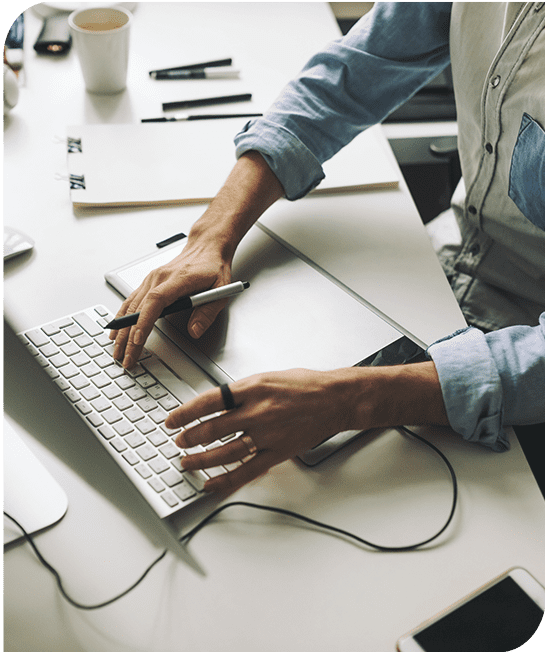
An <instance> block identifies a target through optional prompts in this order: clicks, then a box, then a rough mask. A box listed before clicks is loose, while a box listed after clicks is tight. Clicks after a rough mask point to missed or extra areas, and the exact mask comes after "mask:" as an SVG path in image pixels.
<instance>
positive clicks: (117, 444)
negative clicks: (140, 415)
mask: <svg viewBox="0 0 545 652" xmlns="http://www.w3.org/2000/svg"><path fill="white" fill-rule="evenodd" d="M110 444H111V445H112V446H113V447H114V448H115V450H116V451H117V452H118V453H122V452H123V451H125V450H127V444H126V443H125V440H124V439H120V438H119V437H116V438H115V439H112V440H111V441H110Z"/></svg>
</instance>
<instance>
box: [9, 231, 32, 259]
mask: <svg viewBox="0 0 545 652" xmlns="http://www.w3.org/2000/svg"><path fill="white" fill-rule="evenodd" d="M33 247H34V240H33V239H32V238H29V236H28V235H26V234H24V233H22V232H21V231H18V230H17V229H13V228H12V227H11V226H4V260H8V259H9V258H13V257H14V256H19V254H24V253H25V251H30V250H31V249H32V248H33Z"/></svg>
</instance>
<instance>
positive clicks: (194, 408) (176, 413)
mask: <svg viewBox="0 0 545 652" xmlns="http://www.w3.org/2000/svg"><path fill="white" fill-rule="evenodd" d="M231 387H232V386H231ZM223 410H225V405H224V403H223V398H222V395H221V390H220V388H219V387H215V388H214V389H209V390H207V391H206V392H203V393H202V394H199V395H198V396H196V397H195V398H194V399H192V400H191V401H188V402H187V403H184V404H183V405H182V406H180V407H179V408H176V409H175V410H173V411H172V412H171V413H170V414H169V415H168V417H167V418H166V420H165V425H166V426H167V428H171V429H172V430H174V429H175V428H180V427H182V426H186V425H187V424H189V423H192V422H193V421H195V420H197V419H199V418H202V417H206V416H208V415H211V414H216V413H217V412H223ZM231 432H236V431H235V430H233V431H231ZM223 434H224V435H227V434H229V433H228V432H224V433H223ZM184 441H185V439H184ZM196 443H200V442H196ZM192 445H194V444H190V445H189V446H192Z"/></svg>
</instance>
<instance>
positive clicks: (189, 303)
mask: <svg viewBox="0 0 545 652" xmlns="http://www.w3.org/2000/svg"><path fill="white" fill-rule="evenodd" d="M249 287H250V284H249V283H248V281H236V282H235V283H229V285H223V286H222V287H219V288H214V289H213V290H206V291H205V292H201V293H199V294H194V295H193V296H192V297H182V298H181V299H178V300H177V301H175V302H174V303H171V304H170V306H167V307H166V308H165V309H164V310H163V312H162V313H161V314H160V317H166V316H167V315H172V314H173V313H175V312H180V311H181V310H188V309H190V308H196V307H197V306H202V305H204V304H205V303H211V302H212V301H218V300H219V299H227V298H228V297H232V296H233V295H235V294H240V293H241V292H243V291H244V290H245V289H246V288H249ZM139 316H140V313H139V312H134V313H132V314H130V315H125V316H124V317H119V319H114V320H112V321H111V322H110V323H109V324H106V326H105V327H104V328H110V329H112V330H119V329H120V328H127V327H128V326H134V324H136V322H137V321H138V317H139Z"/></svg>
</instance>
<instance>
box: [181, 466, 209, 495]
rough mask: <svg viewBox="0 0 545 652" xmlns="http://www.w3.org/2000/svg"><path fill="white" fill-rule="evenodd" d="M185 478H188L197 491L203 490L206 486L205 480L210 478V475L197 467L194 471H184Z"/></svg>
mask: <svg viewBox="0 0 545 652" xmlns="http://www.w3.org/2000/svg"><path fill="white" fill-rule="evenodd" d="M183 477H184V480H187V481H188V482H189V484H191V485H192V487H193V488H194V489H196V490H197V491H202V490H203V488H204V484H205V482H206V481H207V480H208V476H207V475H206V473H205V472H204V471H202V470H201V469H195V470H192V471H185V472H184V476H183Z"/></svg>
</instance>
